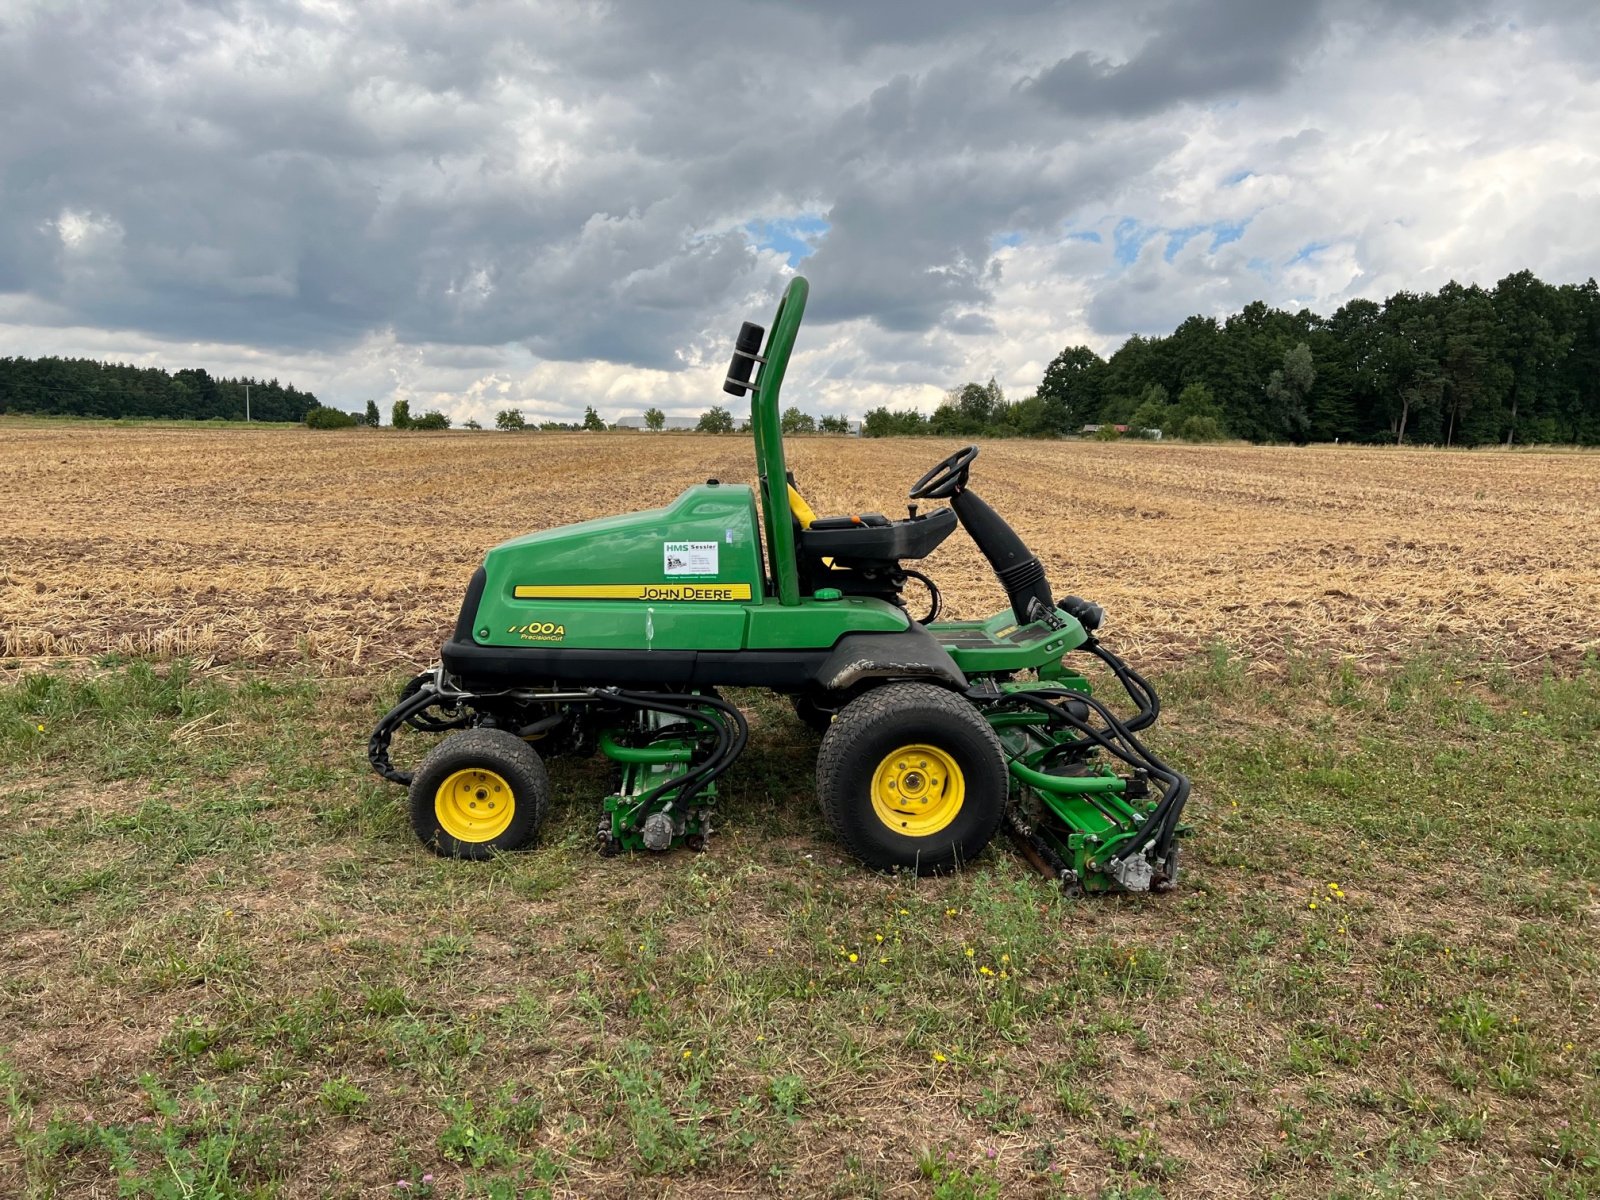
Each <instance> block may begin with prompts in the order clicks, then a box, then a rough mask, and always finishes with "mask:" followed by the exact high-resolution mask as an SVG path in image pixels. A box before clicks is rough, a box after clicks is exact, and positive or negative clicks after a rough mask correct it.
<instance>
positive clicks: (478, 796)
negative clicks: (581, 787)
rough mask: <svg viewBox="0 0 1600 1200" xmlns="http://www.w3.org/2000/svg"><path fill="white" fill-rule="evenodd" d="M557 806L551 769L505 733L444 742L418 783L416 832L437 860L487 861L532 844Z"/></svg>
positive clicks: (473, 733)
mask: <svg viewBox="0 0 1600 1200" xmlns="http://www.w3.org/2000/svg"><path fill="white" fill-rule="evenodd" d="M549 806H550V780H549V777H548V776H547V775H546V774H545V770H544V763H542V762H540V761H539V756H538V755H537V754H536V753H534V751H533V748H532V747H530V746H529V745H528V744H527V743H526V742H524V741H523V740H522V739H521V738H519V737H517V736H516V735H515V734H511V733H507V732H506V731H505V730H503V729H469V730H467V731H466V732H465V733H458V734H455V735H453V736H451V737H447V738H445V740H444V741H442V742H440V743H439V744H438V745H437V746H435V747H434V748H433V750H432V752H430V753H429V755H428V757H427V758H425V759H423V760H422V765H421V766H420V767H418V768H417V772H416V775H415V776H414V777H413V778H412V781H411V828H412V830H414V831H415V833H416V835H417V837H418V839H420V840H421V842H422V844H423V845H424V846H426V847H428V849H430V850H432V851H433V852H434V853H435V854H442V855H444V856H445V857H447V858H467V859H485V858H492V857H494V856H495V855H496V854H503V853H505V852H506V851H509V850H520V849H522V848H523V847H524V846H527V845H528V844H529V843H531V842H532V841H533V839H534V837H535V835H536V834H537V833H538V832H539V826H540V825H542V824H543V823H544V815H545V811H546V810H547V809H548V808H549Z"/></svg>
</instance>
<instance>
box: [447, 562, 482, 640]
mask: <svg viewBox="0 0 1600 1200" xmlns="http://www.w3.org/2000/svg"><path fill="white" fill-rule="evenodd" d="M488 581H489V576H488V575H487V574H486V573H485V572H484V569H483V568H482V567H479V568H478V569H477V570H476V571H474V572H473V573H472V580H471V581H470V582H469V583H468V584H467V597H466V599H465V600H463V601H462V602H461V612H460V613H459V614H458V615H457V616H456V631H455V633H454V634H453V635H451V636H452V640H454V641H457V642H470V641H471V640H472V624H473V622H474V621H476V620H477V619H478V605H479V604H480V603H481V602H482V600H483V589H484V586H485V585H486V584H487V583H488Z"/></svg>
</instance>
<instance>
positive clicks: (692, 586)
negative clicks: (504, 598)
mask: <svg viewBox="0 0 1600 1200" xmlns="http://www.w3.org/2000/svg"><path fill="white" fill-rule="evenodd" d="M512 595H514V596H515V597H516V598H517V599H518V600H748V599H750V585H749V584H748V583H521V584H518V585H517V587H516V590H515V591H514V592H513V593H512Z"/></svg>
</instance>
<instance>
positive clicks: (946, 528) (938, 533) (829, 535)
mask: <svg viewBox="0 0 1600 1200" xmlns="http://www.w3.org/2000/svg"><path fill="white" fill-rule="evenodd" d="M789 512H790V515H791V517H792V518H793V521H794V527H795V538H794V542H795V556H796V558H798V559H799V562H800V572H801V575H802V576H804V577H806V578H808V579H811V580H814V581H817V580H820V581H821V582H820V583H819V586H824V587H826V586H830V584H829V581H828V576H829V575H831V574H833V573H835V572H838V573H840V574H839V575H838V576H837V583H835V584H833V586H840V588H841V590H844V591H850V590H852V589H850V588H849V586H848V578H847V577H846V575H845V573H846V572H850V571H852V570H863V569H865V570H872V571H878V570H883V569H893V568H896V567H898V565H899V563H900V560H902V559H919V558H926V557H927V556H928V555H930V554H932V553H933V551H934V550H935V549H936V548H937V547H938V545H939V543H940V542H942V541H944V540H945V538H947V537H949V536H950V535H951V534H952V533H954V532H955V528H956V515H955V513H954V512H952V511H951V510H950V509H948V508H936V509H934V510H933V511H932V512H928V513H918V514H916V515H915V516H908V517H903V518H901V519H900V520H898V521H891V520H890V519H889V518H888V517H886V516H884V515H883V514H882V513H851V514H849V515H847V516H842V517H819V516H817V514H816V510H815V509H813V508H812V507H811V505H810V504H808V503H807V502H806V499H805V497H804V496H802V495H801V494H800V491H799V489H798V488H796V487H795V485H794V480H793V478H791V479H790V480H789Z"/></svg>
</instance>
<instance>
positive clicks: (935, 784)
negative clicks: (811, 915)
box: [817, 683, 1009, 875]
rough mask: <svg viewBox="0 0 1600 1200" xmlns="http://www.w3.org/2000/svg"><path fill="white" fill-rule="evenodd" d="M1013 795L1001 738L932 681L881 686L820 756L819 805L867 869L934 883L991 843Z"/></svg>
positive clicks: (833, 730)
mask: <svg viewBox="0 0 1600 1200" xmlns="http://www.w3.org/2000/svg"><path fill="white" fill-rule="evenodd" d="M1008 792H1009V784H1008V777H1007V773H1006V766H1005V756H1004V753H1003V751H1002V750H1001V748H1000V740H999V738H997V737H996V736H995V734H994V730H992V729H991V728H989V723H988V722H987V721H985V720H984V719H983V717H982V715H980V714H979V712H978V710H977V709H975V708H973V706H972V705H971V704H969V703H967V701H965V700H964V699H962V698H961V697H960V696H957V695H955V694H954V693H952V692H949V691H946V690H945V689H944V688H941V687H936V686H934V685H932V684H926V683H892V684H886V685H884V686H881V687H877V688H874V689H873V690H872V691H870V692H868V693H867V694H866V695H864V696H862V697H860V698H859V699H857V700H854V701H852V702H851V703H850V704H848V705H846V706H845V708H844V709H843V710H842V711H840V713H839V715H838V716H837V717H836V718H835V719H834V721H833V723H832V725H830V726H829V727H828V731H827V732H826V733H825V734H824V735H823V738H822V746H821V748H820V750H819V751H818V752H817V799H818V801H819V803H820V804H821V806H822V812H823V815H824V816H825V817H826V818H827V819H828V823H829V824H830V825H831V826H832V827H833V831H834V833H835V834H837V835H838V837H839V840H840V841H841V842H843V843H844V844H845V846H846V847H847V848H848V849H849V850H850V852H851V853H852V854H854V855H855V856H856V857H857V858H859V859H860V860H861V861H862V862H864V863H866V864H867V865H868V866H869V867H875V868H877V869H878V870H882V871H888V870H896V869H902V870H911V871H915V872H916V873H917V874H919V875H932V874H937V873H939V872H942V871H948V870H952V869H954V868H956V867H959V866H961V865H962V864H963V863H966V862H968V861H969V860H971V859H973V858H975V857H976V856H977V855H978V854H979V853H981V852H982V851H983V848H984V847H985V846H987V845H988V844H989V842H990V841H991V840H992V839H993V838H994V835H995V831H996V830H997V829H998V828H999V827H1000V820H1001V818H1002V817H1003V816H1004V815H1005V806H1006V799H1007V795H1008Z"/></svg>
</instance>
